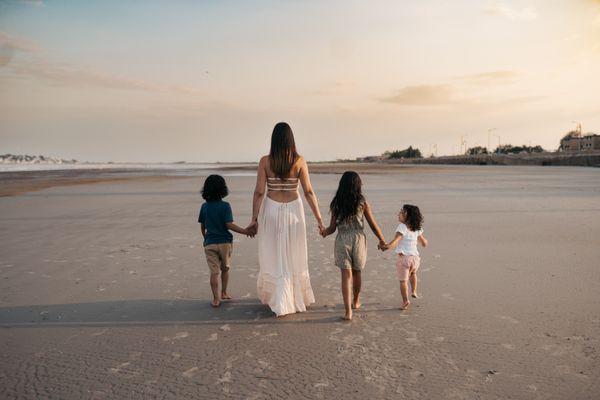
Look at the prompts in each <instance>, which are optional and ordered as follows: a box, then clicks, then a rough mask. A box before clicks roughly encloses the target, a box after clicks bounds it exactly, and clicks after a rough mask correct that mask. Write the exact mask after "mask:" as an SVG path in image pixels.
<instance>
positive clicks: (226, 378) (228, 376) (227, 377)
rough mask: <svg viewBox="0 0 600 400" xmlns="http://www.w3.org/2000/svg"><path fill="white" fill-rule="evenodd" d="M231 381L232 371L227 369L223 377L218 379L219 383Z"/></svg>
mask: <svg viewBox="0 0 600 400" xmlns="http://www.w3.org/2000/svg"><path fill="white" fill-rule="evenodd" d="M230 382H231V372H229V371H225V373H224V374H223V377H222V378H219V379H218V380H217V385H218V384H220V383H230Z"/></svg>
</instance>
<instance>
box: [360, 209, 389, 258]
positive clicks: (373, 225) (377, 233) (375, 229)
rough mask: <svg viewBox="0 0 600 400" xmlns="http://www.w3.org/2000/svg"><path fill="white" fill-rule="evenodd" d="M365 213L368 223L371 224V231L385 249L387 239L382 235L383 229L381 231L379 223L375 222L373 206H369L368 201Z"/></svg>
mask: <svg viewBox="0 0 600 400" xmlns="http://www.w3.org/2000/svg"><path fill="white" fill-rule="evenodd" d="M364 212H365V218H367V222H368V223H369V226H370V227H371V230H372V231H373V233H374V234H375V236H377V239H379V246H381V247H383V246H384V245H385V238H384V237H383V234H382V233H381V229H379V225H377V221H375V217H373V213H372V212H371V206H369V203H367V202H366V201H365V205H364Z"/></svg>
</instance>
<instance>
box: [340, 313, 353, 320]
mask: <svg viewBox="0 0 600 400" xmlns="http://www.w3.org/2000/svg"><path fill="white" fill-rule="evenodd" d="M342 319H343V320H344V321H352V311H350V312H349V313H348V312H347V313H346V315H344V316H343V317H342Z"/></svg>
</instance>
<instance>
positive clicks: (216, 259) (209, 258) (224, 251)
mask: <svg viewBox="0 0 600 400" xmlns="http://www.w3.org/2000/svg"><path fill="white" fill-rule="evenodd" d="M232 251H233V244H232V243H219V244H207V245H206V246H204V254H206V263H207V264H208V268H210V273H211V274H218V273H219V271H223V272H225V271H229V265H230V263H231V253H232Z"/></svg>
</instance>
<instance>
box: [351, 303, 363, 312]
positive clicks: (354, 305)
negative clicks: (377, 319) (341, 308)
mask: <svg viewBox="0 0 600 400" xmlns="http://www.w3.org/2000/svg"><path fill="white" fill-rule="evenodd" d="M361 306H362V304H361V303H360V301H356V302H354V303H352V308H353V309H355V310H360V307H361Z"/></svg>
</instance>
